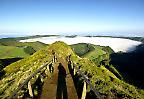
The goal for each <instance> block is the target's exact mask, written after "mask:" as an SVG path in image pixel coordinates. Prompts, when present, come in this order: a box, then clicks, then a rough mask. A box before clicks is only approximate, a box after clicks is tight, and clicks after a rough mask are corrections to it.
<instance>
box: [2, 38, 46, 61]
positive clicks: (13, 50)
mask: <svg viewBox="0 0 144 99" xmlns="http://www.w3.org/2000/svg"><path fill="white" fill-rule="evenodd" d="M15 39H16V38H15ZM15 39H14V38H13V39H12V38H9V39H8V38H7V39H0V59H4V58H17V57H21V58H24V57H27V56H29V55H32V54H33V53H35V52H36V51H38V50H40V49H42V48H44V47H45V46H47V45H46V44H44V43H41V42H19V41H17V40H15Z"/></svg>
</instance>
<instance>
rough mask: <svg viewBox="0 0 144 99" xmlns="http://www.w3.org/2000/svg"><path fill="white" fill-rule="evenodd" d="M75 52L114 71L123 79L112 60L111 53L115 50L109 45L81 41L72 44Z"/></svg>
mask: <svg viewBox="0 0 144 99" xmlns="http://www.w3.org/2000/svg"><path fill="white" fill-rule="evenodd" d="M71 47H72V49H73V50H74V52H75V53H76V54H77V55H79V56H81V57H82V58H88V59H90V60H91V61H93V62H94V63H95V64H96V65H98V66H101V65H103V66H105V67H106V68H107V69H108V70H110V71H111V72H112V73H114V74H115V75H116V76H117V77H118V78H120V79H123V77H122V76H121V74H120V73H119V72H118V71H117V70H116V69H115V67H114V66H113V65H111V64H109V62H110V54H112V53H114V51H113V50H112V49H111V48H110V47H109V46H99V45H93V44H86V43H79V44H74V45H72V46H71Z"/></svg>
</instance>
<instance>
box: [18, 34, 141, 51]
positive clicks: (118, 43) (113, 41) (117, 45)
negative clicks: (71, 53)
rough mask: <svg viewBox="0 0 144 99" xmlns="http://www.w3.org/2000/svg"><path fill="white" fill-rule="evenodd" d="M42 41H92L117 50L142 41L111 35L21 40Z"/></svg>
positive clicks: (122, 49)
mask: <svg viewBox="0 0 144 99" xmlns="http://www.w3.org/2000/svg"><path fill="white" fill-rule="evenodd" d="M35 41H40V42H43V43H46V44H51V43H54V42H55V41H63V42H65V43H67V44H69V45H71V44H77V43H91V44H95V45H101V46H110V47H111V48H112V49H113V50H114V51H115V52H118V51H123V52H128V51H132V50H134V48H135V47H136V46H137V45H139V44H141V42H138V41H133V40H129V39H122V38H110V37H74V38H69V37H59V36H58V37H41V38H34V39H26V40H21V41H20V42H35Z"/></svg>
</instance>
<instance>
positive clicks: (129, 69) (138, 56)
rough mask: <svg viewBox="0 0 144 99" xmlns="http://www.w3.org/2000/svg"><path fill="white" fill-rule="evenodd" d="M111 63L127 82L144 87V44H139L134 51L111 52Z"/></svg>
mask: <svg viewBox="0 0 144 99" xmlns="http://www.w3.org/2000/svg"><path fill="white" fill-rule="evenodd" d="M111 63H112V64H113V65H114V66H115V68H116V69H118V71H119V72H121V74H122V76H123V77H124V79H125V80H126V81H127V82H129V83H131V84H133V85H135V86H137V87H139V88H144V85H143V83H144V79H143V75H144V72H143V70H144V44H141V45H139V46H137V47H136V50H134V51H133V52H129V53H113V54H111Z"/></svg>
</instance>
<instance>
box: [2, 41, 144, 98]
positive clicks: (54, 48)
mask: <svg viewBox="0 0 144 99" xmlns="http://www.w3.org/2000/svg"><path fill="white" fill-rule="evenodd" d="M98 49H99V47H98ZM90 51H94V49H93V50H90ZM53 52H55V54H56V56H58V57H61V58H62V59H64V60H65V61H67V57H69V56H71V61H72V62H73V63H74V64H76V65H75V66H76V67H78V68H80V70H81V71H82V72H83V73H84V74H85V75H87V77H88V78H89V80H90V82H91V83H92V85H93V86H94V88H95V89H96V90H97V91H98V92H99V94H100V95H101V96H103V97H104V98H141V99H142V98H144V90H141V89H138V88H136V87H135V86H133V85H130V84H128V83H126V82H124V81H123V80H120V79H119V78H118V77H117V76H116V75H115V74H114V73H112V72H111V71H110V70H108V69H107V68H106V67H105V65H97V64H95V62H93V61H91V60H90V59H88V58H86V57H79V56H77V55H76V54H75V53H74V52H73V50H72V49H71V47H70V46H68V45H67V44H65V43H63V42H55V43H53V44H51V45H49V46H47V47H45V48H43V49H41V50H39V51H37V52H36V53H34V54H33V55H31V56H30V57H26V58H24V59H22V60H19V61H17V62H15V63H12V64H10V65H8V66H7V67H5V68H4V69H3V72H4V75H3V76H2V77H1V81H0V98H5V97H7V96H9V95H10V94H11V93H12V92H13V91H14V90H15V89H16V88H17V87H18V86H19V85H20V84H21V83H22V82H23V81H24V80H25V79H26V78H27V77H28V76H29V75H30V74H31V73H32V72H34V71H36V70H37V69H38V68H39V67H41V66H42V65H43V64H45V63H46V62H49V61H50V60H51V59H52V58H53ZM83 52H85V51H83ZM96 52H97V51H96ZM102 52H103V51H102ZM77 75H78V76H77V77H78V79H77V80H76V86H77V87H78V86H79V83H80V82H81V80H82V79H81V77H80V75H79V74H77ZM36 79H38V77H34V78H33V81H32V84H36V83H35V81H36ZM42 79H45V78H42ZM35 90H36V89H35ZM20 93H21V95H22V94H24V93H25V90H21V92H20ZM87 93H89V91H88V92H87ZM93 98H94V97H93Z"/></svg>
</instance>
